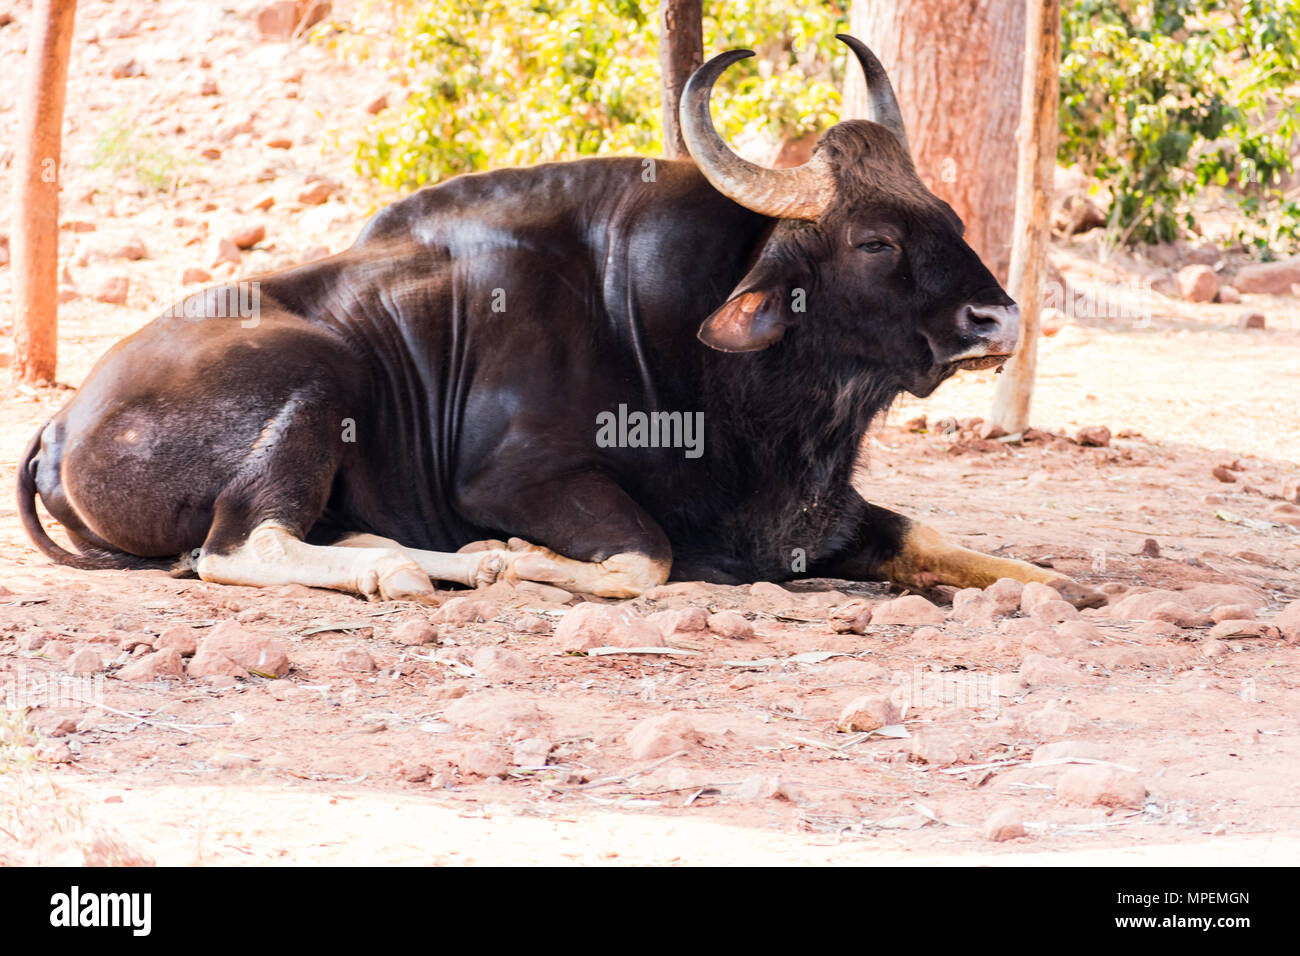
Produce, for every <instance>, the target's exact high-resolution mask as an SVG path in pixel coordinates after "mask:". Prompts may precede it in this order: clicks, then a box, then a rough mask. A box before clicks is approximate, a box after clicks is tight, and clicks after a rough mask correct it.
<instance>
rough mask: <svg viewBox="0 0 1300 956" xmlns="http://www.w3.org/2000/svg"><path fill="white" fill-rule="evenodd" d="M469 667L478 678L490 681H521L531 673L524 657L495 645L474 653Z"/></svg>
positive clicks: (481, 648)
mask: <svg viewBox="0 0 1300 956" xmlns="http://www.w3.org/2000/svg"><path fill="white" fill-rule="evenodd" d="M470 666H472V667H473V668H474V670H475V671H477V672H478V675H479V676H480V677H486V678H487V679H488V680H491V681H502V682H504V681H514V680H523V679H524V678H526V677H528V676H529V674H530V673H531V669H530V668H529V666H528V659H527V658H526V657H524V656H523V655H522V654H516V653H515V652H514V651H509V650H506V649H505V648H504V647H498V646H496V645H495V644H493V645H489V646H488V647H480V648H479V649H478V650H477V651H475V652H474V656H473V657H472V658H471V659H470Z"/></svg>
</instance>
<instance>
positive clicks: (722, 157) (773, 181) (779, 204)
mask: <svg viewBox="0 0 1300 956" xmlns="http://www.w3.org/2000/svg"><path fill="white" fill-rule="evenodd" d="M753 55H754V51H753V50H729V51H727V52H726V53H720V54H718V55H717V56H715V57H714V58H713V59H711V60H709V62H708V63H705V64H704V65H703V66H702V67H700V68H699V69H698V70H696V71H695V72H694V73H693V74H691V78H690V80H689V81H687V83H686V89H685V90H683V91H682V102H681V105H680V107H679V109H678V114H679V116H680V117H681V123H682V139H684V140H685V141H686V149H687V152H689V153H690V154H691V158H692V159H694V160H695V162H696V164H697V165H698V166H699V167H700V171H701V172H702V173H704V176H705V178H706V179H708V181H709V182H710V183H712V184H713V187H714V188H715V189H717V190H718V192H720V193H722V194H723V195H724V196H726V197H727V198H728V199H731V200H733V201H735V202H738V203H740V205H742V206H744V207H745V208H746V209H750V210H753V211H754V212H757V213H761V214H763V215H764V216H773V217H775V218H777V219H809V220H815V219H816V218H817V217H818V216H820V215H821V214H822V213H823V212H824V211H825V210H826V207H827V205H829V203H830V201H831V199H832V197H833V196H834V195H835V178H834V177H833V176H832V175H831V170H830V167H829V166H828V165H827V163H826V160H824V159H822V158H821V157H820V156H814V157H813V158H812V159H810V160H809V161H808V162H806V163H804V164H803V165H802V166H799V167H797V168H795V169H766V168H765V167H763V166H759V165H756V164H755V163H751V162H749V161H748V160H746V159H741V158H740V157H739V156H737V155H736V154H735V153H734V152H732V150H731V147H730V146H728V145H727V144H726V142H724V141H723V139H722V137H721V136H719V135H718V131H717V130H716V129H714V127H713V118H712V116H710V115H709V94H710V93H712V91H713V84H714V83H716V82H717V80H718V77H719V76H721V75H722V71H723V70H725V69H726V68H727V67H729V66H731V64H733V63H735V62H737V61H739V60H744V59H746V58H747V57H751V56H753Z"/></svg>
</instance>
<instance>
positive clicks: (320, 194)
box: [298, 180, 336, 206]
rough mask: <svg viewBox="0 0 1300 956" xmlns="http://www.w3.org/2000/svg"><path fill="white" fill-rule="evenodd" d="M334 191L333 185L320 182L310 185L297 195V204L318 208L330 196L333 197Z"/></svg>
mask: <svg viewBox="0 0 1300 956" xmlns="http://www.w3.org/2000/svg"><path fill="white" fill-rule="evenodd" d="M335 189H336V187H335V185H334V184H333V183H328V182H325V181H324V180H320V181H318V182H315V183H312V184H311V185H310V186H308V187H307V188H306V189H304V190H303V191H302V192H300V193H299V194H298V202H300V203H303V204H304V205H307V206H319V205H320V204H321V203H323V202H325V201H326V200H327V199H329V198H330V196H332V195H334V192H335Z"/></svg>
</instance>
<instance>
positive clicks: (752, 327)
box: [699, 289, 790, 352]
mask: <svg viewBox="0 0 1300 956" xmlns="http://www.w3.org/2000/svg"><path fill="white" fill-rule="evenodd" d="M789 327H790V321H789V319H788V318H787V317H786V311H785V302H784V296H783V295H782V294H781V290H780V289H757V290H755V291H752V292H742V293H740V295H737V296H735V297H733V298H731V299H729V300H727V302H726V304H724V305H723V306H722V308H720V309H718V310H717V311H716V312H714V313H713V314H712V315H711V316H709V317H708V318H707V319H705V320H704V324H703V325H701V326H700V331H699V339H700V341H701V342H703V343H704V344H705V345H708V346H710V347H711V348H715V349H717V350H718V351H720V352H755V351H757V350H758V349H765V348H767V347H768V346H769V345H773V344H775V343H777V342H779V341H781V337H782V336H783V335H785V330H786V329H787V328H789Z"/></svg>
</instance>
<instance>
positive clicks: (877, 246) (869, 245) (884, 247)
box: [858, 239, 894, 254]
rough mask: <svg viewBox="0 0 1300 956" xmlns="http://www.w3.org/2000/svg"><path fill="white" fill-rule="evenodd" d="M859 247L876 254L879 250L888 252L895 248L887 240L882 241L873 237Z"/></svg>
mask: <svg viewBox="0 0 1300 956" xmlns="http://www.w3.org/2000/svg"><path fill="white" fill-rule="evenodd" d="M858 248H859V249H861V250H862V251H863V252H870V253H872V254H875V253H877V252H888V251H889V250H890V249H893V248H894V247H893V246H892V245H890V244H889V243H887V242H882V241H881V240H879V239H872V240H871V241H870V242H863V243H860V244H859V245H858Z"/></svg>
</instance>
